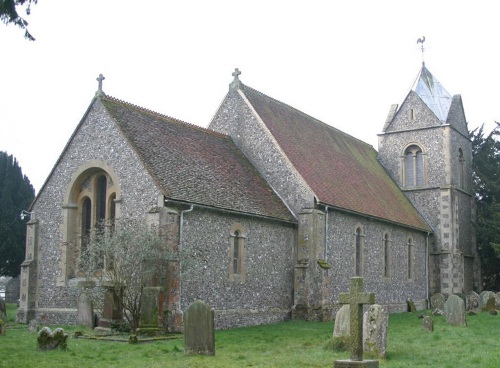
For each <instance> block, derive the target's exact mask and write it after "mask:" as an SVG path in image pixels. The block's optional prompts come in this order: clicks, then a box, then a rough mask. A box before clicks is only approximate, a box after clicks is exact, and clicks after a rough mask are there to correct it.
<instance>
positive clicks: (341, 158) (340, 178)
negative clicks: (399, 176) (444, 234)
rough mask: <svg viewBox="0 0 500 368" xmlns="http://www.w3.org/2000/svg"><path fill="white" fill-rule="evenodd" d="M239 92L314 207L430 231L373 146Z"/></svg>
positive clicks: (255, 93)
mask: <svg viewBox="0 0 500 368" xmlns="http://www.w3.org/2000/svg"><path fill="white" fill-rule="evenodd" d="M242 91H243V93H244V95H245V96H246V98H247V99H248V101H249V102H250V104H251V105H252V107H253V108H254V110H255V111H256V113H257V114H258V115H259V117H260V118H261V119H262V121H263V122H264V124H265V125H266V126H267V128H268V129H269V131H270V132H271V134H272V135H273V136H274V138H275V139H276V141H277V142H278V144H279V146H280V147H281V149H282V150H283V152H284V153H285V154H286V156H287V157H288V159H289V160H290V162H291V163H292V164H293V165H294V167H295V168H296V170H297V171H298V172H299V173H300V175H301V176H302V177H303V178H304V180H305V181H306V182H307V184H308V185H309V187H310V188H311V189H312V191H313V192H314V194H315V195H316V197H317V199H318V201H319V202H321V203H323V204H325V205H329V206H332V207H335V208H338V209H342V210H345V211H349V212H354V213H358V214H363V215H368V216H370V217H374V218H379V219H383V220H386V221H389V222H394V223H399V224H403V225H406V226H409V227H412V228H417V229H423V230H426V231H427V230H429V231H430V228H429V227H428V225H427V224H426V222H425V221H424V220H423V218H422V216H421V215H420V214H419V212H418V211H417V210H416V209H415V207H413V205H412V204H411V203H410V201H409V200H408V198H407V197H406V196H405V195H404V193H403V192H402V191H401V190H400V189H399V187H398V186H397V185H396V183H395V182H394V181H393V180H392V178H391V177H390V176H389V174H388V173H387V172H386V170H385V169H384V167H383V166H382V164H381V163H380V162H379V161H378V159H377V151H376V150H375V149H374V148H373V147H372V146H370V145H368V144H366V143H364V142H362V141H360V140H358V139H356V138H354V137H352V136H350V135H348V134H345V133H343V132H342V131H340V130H338V129H335V128H333V127H331V126H329V125H327V124H325V123H322V122H321V121H319V120H317V119H314V118H312V117H311V116H308V115H306V114H304V113H302V112H301V111H298V110H296V109H294V108H292V107H290V106H288V105H286V104H284V103H282V102H280V101H277V100H275V99H273V98H271V97H268V96H266V95H264V94H262V93H260V92H258V91H256V90H254V89H252V88H249V87H247V86H243V87H242Z"/></svg>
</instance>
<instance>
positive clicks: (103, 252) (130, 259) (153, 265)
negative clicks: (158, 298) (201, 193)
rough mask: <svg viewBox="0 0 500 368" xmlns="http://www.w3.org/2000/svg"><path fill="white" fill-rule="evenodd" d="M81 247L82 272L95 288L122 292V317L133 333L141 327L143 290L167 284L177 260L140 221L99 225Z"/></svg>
mask: <svg viewBox="0 0 500 368" xmlns="http://www.w3.org/2000/svg"><path fill="white" fill-rule="evenodd" d="M82 248H83V249H82V252H81V255H80V271H81V272H83V273H84V274H85V276H86V278H87V280H92V281H95V282H96V286H95V287H96V288H99V287H100V286H101V285H102V284H103V282H105V283H108V284H111V285H112V286H113V287H114V288H115V290H120V289H121V290H122V292H123V296H122V297H123V300H122V306H123V312H124V313H123V314H124V316H125V318H126V319H127V321H128V322H129V324H130V326H131V328H132V329H133V330H135V329H136V328H138V327H139V320H140V317H141V309H142V308H141V307H142V305H141V303H142V296H143V290H144V287H146V286H153V285H154V284H156V285H158V284H159V285H165V281H166V280H165V279H166V275H167V267H168V263H169V261H171V260H172V259H173V258H174V257H173V253H172V252H170V251H169V250H168V249H167V248H166V243H165V241H164V239H163V238H162V237H161V236H160V235H159V233H158V229H156V228H154V227H148V226H147V225H146V224H145V223H143V222H140V221H137V220H127V221H123V220H122V221H118V222H117V223H116V224H113V225H112V226H110V225H108V226H105V225H103V226H96V227H95V230H94V231H93V233H92V234H91V236H90V237H89V238H88V239H86V241H84V244H83V247H82ZM96 294H97V295H100V296H102V293H94V295H96Z"/></svg>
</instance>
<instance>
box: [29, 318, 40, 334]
mask: <svg viewBox="0 0 500 368" xmlns="http://www.w3.org/2000/svg"><path fill="white" fill-rule="evenodd" d="M28 331H29V332H35V331H38V324H37V323H36V319H34V318H33V319H32V320H31V321H30V323H29V324H28Z"/></svg>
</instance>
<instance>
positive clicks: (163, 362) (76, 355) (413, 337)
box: [0, 304, 500, 368]
mask: <svg viewBox="0 0 500 368" xmlns="http://www.w3.org/2000/svg"><path fill="white" fill-rule="evenodd" d="M15 308H16V306H15V305H13V304H10V305H8V317H9V320H10V321H11V323H10V326H9V328H8V329H7V334H6V336H0V367H2V368H3V367H9V368H10V367H13V368H16V367H30V366H32V367H37V368H44V367H51V368H52V367H78V368H80V367H82V368H85V367H173V368H187V367H189V368H197V367H199V368H201V367H203V368H212V367H213V368H215V367H217V368H226V367H227V368H234V367H283V368H284V367H287V368H290V367H292V368H293V367H297V368H305V367H332V366H333V361H334V360H335V359H346V358H348V357H349V353H348V352H334V351H332V350H330V349H328V348H327V346H329V344H328V341H329V340H330V338H331V336H332V331H333V323H332V322H329V323H326V322H285V323H279V324H275V325H267V326H256V327H249V328H238V329H233V330H225V331H216V334H215V335H216V354H215V356H186V355H185V354H184V341H183V339H182V338H180V339H175V340H170V341H158V342H153V343H144V344H134V345H132V344H128V343H124V342H110V341H94V340H84V339H74V338H70V339H69V340H68V351H59V350H54V351H46V352H44V351H38V350H37V348H36V333H35V332H29V331H28V328H27V326H26V325H19V324H16V323H13V322H12V321H13V320H14V318H15V317H14V316H15ZM426 312H427V313H428V311H426ZM422 313H423V312H417V313H399V314H392V315H391V316H390V317H389V333H388V343H387V354H388V357H387V358H386V359H384V360H381V361H380V367H388V368H395V367H430V366H432V367H443V368H456V367H471V366H476V367H482V368H485V367H486V368H488V367H491V368H493V367H498V366H499V363H498V362H499V361H500V358H499V356H498V352H497V346H498V338H499V333H498V331H499V330H500V316H492V315H490V314H488V313H481V314H480V315H477V316H468V318H467V322H468V327H453V326H448V325H447V324H446V322H445V320H444V317H443V316H439V317H435V316H433V317H432V318H433V320H434V332H427V331H424V330H423V329H422V328H421V320H420V319H418V318H417V317H418V315H419V314H422ZM52 327H58V326H52ZM62 327H65V326H62ZM65 330H66V332H68V334H69V335H70V336H72V335H73V333H74V332H75V331H77V330H82V329H81V328H76V327H65ZM87 332H88V331H87Z"/></svg>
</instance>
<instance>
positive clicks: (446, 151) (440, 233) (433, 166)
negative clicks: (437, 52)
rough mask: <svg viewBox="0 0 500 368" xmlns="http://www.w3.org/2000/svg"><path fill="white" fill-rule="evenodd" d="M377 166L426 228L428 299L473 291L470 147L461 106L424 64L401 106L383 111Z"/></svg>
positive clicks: (476, 282) (476, 272) (476, 270)
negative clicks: (427, 236) (384, 120)
mask: <svg viewBox="0 0 500 368" xmlns="http://www.w3.org/2000/svg"><path fill="white" fill-rule="evenodd" d="M379 159H380V161H381V162H382V164H383V165H384V166H385V168H386V169H387V171H388V172H389V173H390V175H391V176H392V178H393V179H394V180H395V181H396V183H397V184H398V185H399V186H400V188H401V189H402V190H403V191H404V193H405V194H406V196H407V197H408V198H409V199H410V200H411V201H412V203H413V204H414V206H415V207H416V208H417V209H418V210H419V211H420V213H421V214H422V216H423V217H424V218H425V220H426V221H427V222H428V224H429V225H430V226H431V228H432V229H433V234H429V238H428V239H429V241H428V254H429V257H428V259H429V262H428V272H429V285H428V286H429V292H430V294H431V295H432V294H433V293H436V292H441V293H443V294H445V295H450V294H456V293H466V292H468V291H471V290H476V291H478V289H480V267H479V258H478V255H477V251H476V239H475V231H474V223H475V216H476V213H475V198H474V193H473V185H472V144H471V141H470V138H469V133H468V128H467V122H466V119H465V113H464V109H463V106H462V99H461V96H460V95H454V96H452V95H450V94H449V93H448V92H447V91H446V89H445V88H444V87H443V86H442V85H441V83H439V81H438V80H437V79H436V78H435V77H434V76H433V75H432V74H431V72H430V71H429V69H427V67H426V66H425V64H424V63H422V68H421V69H420V72H419V74H418V76H417V79H416V81H415V83H414V84H413V86H412V88H411V90H410V92H409V93H408V95H407V96H406V98H405V99H404V101H403V103H402V104H401V106H398V105H392V107H391V109H390V111H389V114H388V116H387V120H386V122H385V125H384V128H383V132H382V133H381V134H379Z"/></svg>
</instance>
